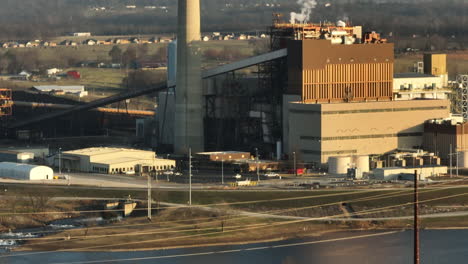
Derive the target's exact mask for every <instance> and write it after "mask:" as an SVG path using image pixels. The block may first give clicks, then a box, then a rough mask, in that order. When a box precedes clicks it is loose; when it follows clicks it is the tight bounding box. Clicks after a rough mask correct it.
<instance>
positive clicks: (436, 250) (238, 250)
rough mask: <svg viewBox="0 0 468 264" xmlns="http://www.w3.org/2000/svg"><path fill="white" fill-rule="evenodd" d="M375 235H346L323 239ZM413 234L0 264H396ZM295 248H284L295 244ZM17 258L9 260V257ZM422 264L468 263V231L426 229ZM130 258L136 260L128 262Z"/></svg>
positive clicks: (47, 256)
mask: <svg viewBox="0 0 468 264" xmlns="http://www.w3.org/2000/svg"><path fill="white" fill-rule="evenodd" d="M367 234H375V233H363V232H346V233H337V234H333V235H329V236H327V237H324V238H320V240H322V239H336V238H338V239H339V238H343V237H351V236H361V235H367ZM412 234H413V233H412V231H404V232H398V233H394V234H389V235H384V236H373V237H365V238H356V239H352V240H342V241H333V242H325V243H318V244H305V245H297V244H296V243H298V244H300V243H303V242H306V243H307V242H311V241H314V240H313V239H300V240H288V241H281V242H271V243H257V244H249V245H239V246H216V247H203V248H186V249H171V250H157V251H145V252H117V253H112V252H97V253H94V252H93V253H89V252H50V253H49V252H47V253H41V252H33V254H31V255H22V254H30V252H14V253H4V254H2V255H1V256H2V257H1V258H0V263H73V262H76V263H161V264H169V263H170V264H179V263H190V264H218V263H219V264H231V263H232V264H239V263H241V264H248V263H254V264H260V263H272V264H310V263H330V264H332V263H333V264H340V263H343V264H365V263H377V264H387V263H388V264H395V263H408V264H409V263H412V256H413V249H412V243H413V238H412ZM291 244H295V245H292V246H286V245H291ZM11 254H13V255H16V256H6V255H11ZM421 255H422V259H421V263H424V264H444V263H447V264H448V263H450V264H454V263H462V264H464V263H468V230H424V231H422V232H421ZM125 259H132V260H125Z"/></svg>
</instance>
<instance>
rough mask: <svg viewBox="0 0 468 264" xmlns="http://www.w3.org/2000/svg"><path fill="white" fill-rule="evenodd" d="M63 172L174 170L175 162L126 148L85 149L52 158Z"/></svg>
mask: <svg viewBox="0 0 468 264" xmlns="http://www.w3.org/2000/svg"><path fill="white" fill-rule="evenodd" d="M59 159H60V163H61V165H62V168H63V169H64V170H70V171H81V172H93V173H103V174H125V173H127V174H128V173H132V172H133V173H135V172H147V171H153V170H155V171H166V170H173V169H175V166H176V162H175V160H169V159H160V158H157V157H156V153H154V152H153V151H145V150H138V149H127V148H86V149H78V150H71V151H64V152H63V153H62V154H61V155H60V157H59V155H56V156H55V157H54V161H53V162H54V165H55V166H57V167H58V164H59Z"/></svg>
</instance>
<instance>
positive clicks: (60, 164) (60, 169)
mask: <svg viewBox="0 0 468 264" xmlns="http://www.w3.org/2000/svg"><path fill="white" fill-rule="evenodd" d="M59 174H62V148H59Z"/></svg>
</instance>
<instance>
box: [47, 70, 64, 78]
mask: <svg viewBox="0 0 468 264" xmlns="http://www.w3.org/2000/svg"><path fill="white" fill-rule="evenodd" d="M61 71H62V70H61V69H57V68H51V69H47V75H49V76H50V75H55V74H57V73H59V72H61Z"/></svg>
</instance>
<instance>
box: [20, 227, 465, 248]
mask: <svg viewBox="0 0 468 264" xmlns="http://www.w3.org/2000/svg"><path fill="white" fill-rule="evenodd" d="M410 230H412V229H409V228H374V229H345V228H343V229H339V228H338V229H336V228H335V229H331V230H326V231H320V232H317V233H314V234H304V235H299V236H289V237H280V238H270V239H258V240H246V241H238V242H225V243H223V242H216V243H206V244H192V245H179V246H169V247H150V248H142V249H100V250H93V249H84V250H79V249H77V250H58V251H54V250H41V251H38V252H114V253H117V252H148V251H160V250H172V249H191V248H203V247H216V246H239V245H248V244H257V243H271V242H279V241H287V240H292V239H307V238H313V237H315V238H319V237H322V236H326V235H330V234H339V233H347V232H373V233H377V232H389V231H401V232H404V231H410ZM421 230H431V231H437V230H439V231H443V230H468V227H429V228H422V229H421ZM12 252H35V250H34V249H32V248H30V247H27V246H26V247H25V248H23V247H22V246H19V247H18V248H14V249H12Z"/></svg>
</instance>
